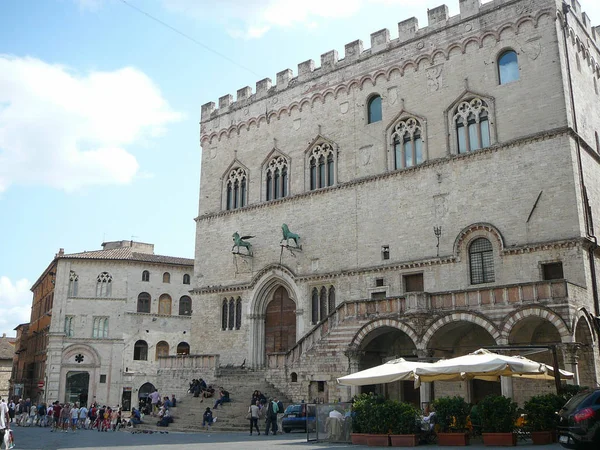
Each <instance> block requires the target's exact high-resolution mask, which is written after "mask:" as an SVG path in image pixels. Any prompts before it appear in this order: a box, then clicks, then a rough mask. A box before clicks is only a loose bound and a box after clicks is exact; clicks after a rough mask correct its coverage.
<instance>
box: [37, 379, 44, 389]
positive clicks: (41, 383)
mask: <svg viewBox="0 0 600 450" xmlns="http://www.w3.org/2000/svg"><path fill="white" fill-rule="evenodd" d="M38 389H44V382H43V381H38Z"/></svg>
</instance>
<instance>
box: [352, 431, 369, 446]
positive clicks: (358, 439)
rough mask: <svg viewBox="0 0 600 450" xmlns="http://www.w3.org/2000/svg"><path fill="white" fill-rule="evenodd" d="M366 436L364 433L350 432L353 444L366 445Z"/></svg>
mask: <svg viewBox="0 0 600 450" xmlns="http://www.w3.org/2000/svg"><path fill="white" fill-rule="evenodd" d="M367 436H368V434H365V433H350V439H351V440H352V443H353V444H354V445H367Z"/></svg>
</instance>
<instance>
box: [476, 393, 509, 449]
mask: <svg viewBox="0 0 600 450" xmlns="http://www.w3.org/2000/svg"><path fill="white" fill-rule="evenodd" d="M477 407H478V411H479V413H480V416H481V428H482V431H483V433H482V435H483V443H484V444H485V445H494V446H514V445H517V435H516V434H515V433H514V429H515V420H516V419H517V404H516V403H515V402H513V401H512V400H511V399H510V398H506V397H504V396H503V395H488V396H487V397H485V398H484V399H483V400H481V401H480V402H479V404H478V405H477Z"/></svg>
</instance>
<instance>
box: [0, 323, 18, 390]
mask: <svg viewBox="0 0 600 450" xmlns="http://www.w3.org/2000/svg"><path fill="white" fill-rule="evenodd" d="M14 354H15V338H10V337H6V333H3V334H2V337H1V338H0V398H3V399H7V398H8V395H9V388H10V378H11V373H12V365H13V356H14Z"/></svg>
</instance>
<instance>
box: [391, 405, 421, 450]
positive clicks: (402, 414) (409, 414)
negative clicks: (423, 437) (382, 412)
mask: <svg viewBox="0 0 600 450" xmlns="http://www.w3.org/2000/svg"><path fill="white" fill-rule="evenodd" d="M388 413H389V420H390V421H391V428H390V443H391V445H392V447H414V446H416V445H418V444H419V435H418V434H417V432H418V420H419V413H418V412H417V409H416V408H415V407H414V406H413V405H411V404H409V403H402V402H395V401H393V402H390V404H389V406H388Z"/></svg>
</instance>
